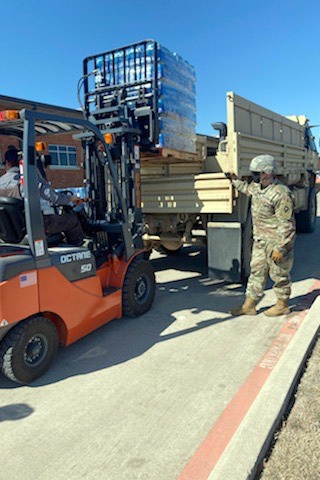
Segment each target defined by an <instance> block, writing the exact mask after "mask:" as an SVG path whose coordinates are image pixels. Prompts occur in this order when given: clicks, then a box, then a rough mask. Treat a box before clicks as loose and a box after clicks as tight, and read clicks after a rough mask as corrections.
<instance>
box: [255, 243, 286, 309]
mask: <svg viewBox="0 0 320 480" xmlns="http://www.w3.org/2000/svg"><path fill="white" fill-rule="evenodd" d="M274 248H276V247H275V246H274V244H273V245H271V244H270V243H269V242H265V241H264V240H255V241H254V242H253V248H252V258H251V263H250V268H251V273H250V277H249V280H248V284H247V289H246V296H248V297H250V298H252V299H253V300H256V301H257V300H260V298H261V297H262V295H263V291H264V289H265V287H266V283H267V279H268V275H269V276H270V278H271V280H272V281H273V282H274V285H273V289H274V292H275V294H276V296H277V298H278V299H279V300H287V299H289V297H290V293H291V277H290V270H291V268H292V265H293V249H292V250H291V251H290V252H288V253H287V254H286V255H285V256H284V258H283V259H282V260H281V261H279V262H277V263H276V262H274V261H273V260H272V259H271V253H272V250H273V249H274Z"/></svg>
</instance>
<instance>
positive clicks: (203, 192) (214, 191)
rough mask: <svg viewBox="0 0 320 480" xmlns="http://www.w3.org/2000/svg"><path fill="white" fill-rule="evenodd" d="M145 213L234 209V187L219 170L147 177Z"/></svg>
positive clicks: (143, 203) (209, 211) (230, 210)
mask: <svg viewBox="0 0 320 480" xmlns="http://www.w3.org/2000/svg"><path fill="white" fill-rule="evenodd" d="M141 193H142V208H143V212H144V213H231V212H232V187H231V184H230V182H229V180H228V179H226V178H225V176H224V175H221V173H220V174H214V173H213V174H203V175H186V176H174V177H166V178H157V179H156V181H155V179H150V178H144V180H143V182H142V184H141Z"/></svg>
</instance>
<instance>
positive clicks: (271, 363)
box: [177, 280, 320, 480]
mask: <svg viewBox="0 0 320 480" xmlns="http://www.w3.org/2000/svg"><path fill="white" fill-rule="evenodd" d="M318 289H320V280H317V281H316V282H315V283H314V284H313V286H312V287H311V289H310V290H309V292H308V293H307V294H306V295H305V297H304V299H303V301H302V302H300V303H299V307H300V308H301V310H300V311H298V312H297V313H293V314H290V316H288V319H287V320H286V322H285V324H284V325H283V327H282V329H281V331H280V333H279V334H278V336H277V337H276V338H275V340H274V341H273V342H272V344H271V347H270V348H269V350H268V351H267V352H266V353H265V354H264V355H263V357H262V358H261V359H260V360H259V362H258V364H257V365H256V366H255V367H254V369H253V370H252V372H251V374H250V375H249V377H248V378H247V380H246V381H245V383H244V384H243V385H242V387H240V389H239V390H238V392H237V393H236V394H235V396H234V397H233V398H232V400H231V401H230V403H229V404H228V405H227V407H226V408H225V410H224V411H223V412H222V414H221V415H220V417H219V418H218V419H217V421H216V422H215V424H214V425H213V427H212V429H211V430H210V432H209V434H208V435H207V437H206V438H205V440H204V442H203V443H202V445H200V447H199V448H198V450H197V451H196V453H195V455H194V456H193V457H192V458H191V460H190V461H189V463H188V464H187V465H186V467H185V468H184V470H183V471H182V473H181V474H180V476H179V477H178V479H177V480H207V479H208V477H209V475H210V473H211V472H212V470H213V468H214V466H215V465H216V464H217V462H218V461H219V459H220V457H221V455H222V454H223V452H224V451H225V449H226V447H227V446H228V444H229V443H230V440H231V439H232V437H233V435H234V434H235V432H236V431H237V429H238V427H239V425H240V424H241V422H242V421H243V419H244V417H245V416H246V414H247V413H248V411H249V409H250V407H251V405H252V404H253V402H254V401H255V399H256V397H257V395H258V394H259V392H260V390H261V389H262V387H263V385H264V384H265V382H266V381H267V379H268V378H269V376H270V373H271V371H272V370H273V368H274V367H275V366H276V365H277V363H278V361H279V359H280V358H281V356H282V354H283V353H284V351H285V349H286V348H287V346H288V344H289V342H290V341H291V339H292V337H293V336H294V334H295V332H296V331H297V330H298V328H299V326H300V325H301V323H302V321H303V319H304V317H305V316H306V314H307V313H308V310H309V308H310V306H311V304H312V303H313V301H314V300H315V298H316V297H317V292H316V290H318Z"/></svg>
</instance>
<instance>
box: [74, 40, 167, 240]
mask: <svg viewBox="0 0 320 480" xmlns="http://www.w3.org/2000/svg"><path fill="white" fill-rule="evenodd" d="M150 52H152V53H150ZM157 58H158V56H157V44H156V42H154V41H153V40H145V41H143V42H139V43H136V44H132V45H129V46H125V47H122V48H118V49H116V50H112V51H107V52H104V53H100V54H97V55H92V56H90V57H87V58H85V60H84V61H83V77H82V78H81V79H80V81H79V85H78V93H79V91H80V89H81V88H82V86H83V90H84V104H83V105H82V109H83V112H84V114H85V117H86V118H87V119H88V120H90V122H92V123H93V124H95V125H96V126H97V128H99V130H100V132H101V134H102V135H103V136H104V138H105V139H106V141H107V142H108V143H109V147H110V152H111V156H112V159H113V161H114V162H115V165H116V168H117V172H118V178H119V183H120V188H121V192H122V197H123V199H124V201H125V204H126V207H127V211H128V221H129V225H130V227H131V232H132V235H133V238H134V241H135V246H136V247H138V248H142V233H143V223H142V211H141V190H140V168H141V160H140V151H147V150H151V149H152V148H154V146H155V144H156V143H157V142H158V135H159V121H158V115H157V105H158V80H157V68H158V67H157ZM87 158H88V157H87ZM86 172H87V173H86V174H87V179H88V184H89V185H90V184H93V185H95V188H94V190H95V194H96V195H99V198H96V199H95V200H96V201H95V205H96V215H97V217H98V218H101V217H102V216H103V215H104V212H105V211H106V205H107V204H109V205H110V204H112V200H113V192H112V189H110V181H109V178H108V176H105V177H104V178H103V175H102V172H97V171H96V172H93V171H92V166H91V165H90V164H86ZM92 194H94V192H92ZM89 195H90V192H89ZM110 220H111V221H113V218H111V219H110Z"/></svg>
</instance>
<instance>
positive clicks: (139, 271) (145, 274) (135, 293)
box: [122, 259, 156, 317]
mask: <svg viewBox="0 0 320 480" xmlns="http://www.w3.org/2000/svg"><path fill="white" fill-rule="evenodd" d="M155 291H156V282H155V276H154V271H153V267H152V265H151V263H150V262H148V261H145V260H138V259H135V260H133V262H132V263H131V264H130V265H129V267H128V270H127V273H126V276H125V279H124V282H123V288H122V312H123V315H125V316H127V317H139V316H140V315H143V314H144V313H146V312H147V311H148V310H149V309H150V307H151V305H152V302H153V299H154V296H155Z"/></svg>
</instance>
